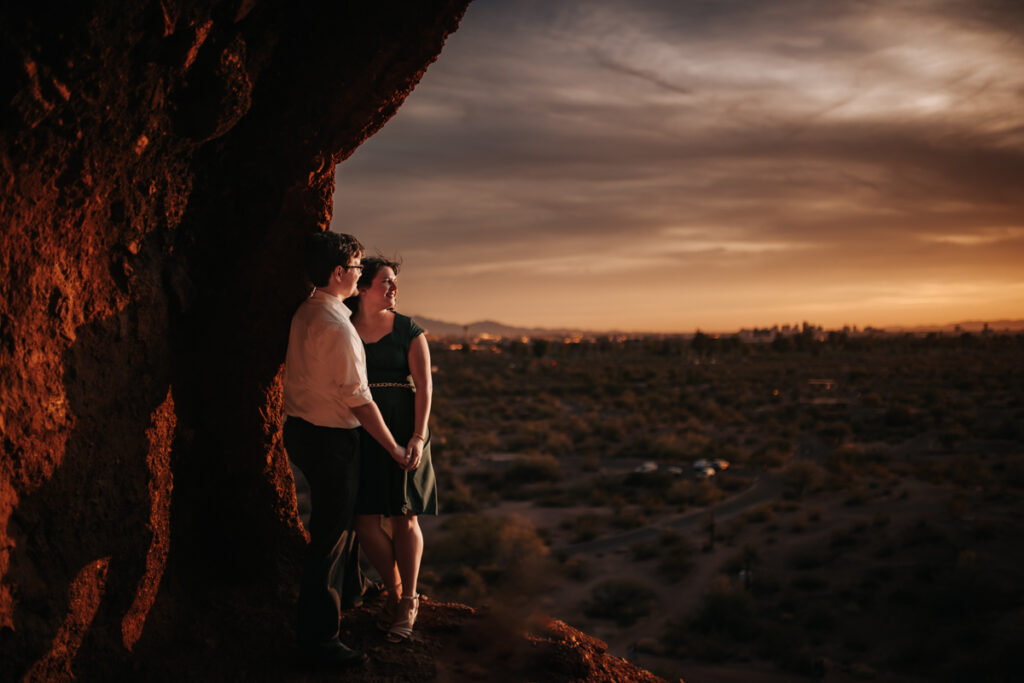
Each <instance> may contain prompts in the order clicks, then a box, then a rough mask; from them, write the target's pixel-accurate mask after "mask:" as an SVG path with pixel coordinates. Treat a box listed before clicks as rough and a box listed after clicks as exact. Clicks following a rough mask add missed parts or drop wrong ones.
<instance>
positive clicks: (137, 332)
mask: <svg viewBox="0 0 1024 683" xmlns="http://www.w3.org/2000/svg"><path fill="white" fill-rule="evenodd" d="M467 2H468V0H417V1H416V2H399V1H397V0H373V1H372V2H371V1H366V0H364V1H362V2H345V1H334V0H331V1H327V0H318V1H315V2H304V3H298V2H286V1H285V0H221V1H219V2H218V1H212V0H211V1H200V0H146V1H143V2H111V1H110V0H86V1H81V2H75V3H66V6H65V3H54V2H45V1H42V2H32V3H29V2H21V3H6V4H4V5H3V6H2V8H0V230H2V232H0V294H2V296H0V389H2V393H0V448H2V450H0V680H70V679H72V678H79V679H84V680H168V681H170V680H174V681H179V680H294V681H303V680H310V681H313V680H321V679H324V680H326V679H327V678H331V679H332V680H333V679H334V678H336V674H333V675H332V674H331V673H330V672H319V671H314V670H309V669H306V668H304V667H303V665H302V663H301V662H299V661H297V660H296V659H295V654H294V648H293V643H292V641H291V638H290V636H289V633H290V627H291V622H292V611H293V605H294V601H295V597H296V596H295V593H296V588H297V585H298V560H299V556H300V554H301V550H302V546H303V544H304V537H303V532H302V527H301V525H300V523H299V521H298V517H297V514H296V506H295V495H294V487H293V483H292V478H291V473H290V471H289V469H288V466H287V462H286V460H285V458H284V454H283V451H282V449H281V445H280V426H281V425H280V419H281V410H280V386H279V380H278V377H277V375H278V371H279V368H280V364H281V359H282V358H283V356H284V349H285V344H286V341H287V328H288V320H289V319H290V316H291V313H292V312H293V310H294V309H295V307H296V306H297V304H298V303H299V302H300V301H301V299H302V298H303V297H304V296H305V295H306V293H307V285H306V283H305V282H304V277H303V275H302V273H301V270H300V266H299V263H300V259H299V249H300V245H301V244H302V238H303V236H304V235H305V234H307V233H309V232H313V231H318V230H324V229H326V228H327V225H328V224H329V220H330V214H331V208H332V207H331V194H332V190H333V185H334V168H335V165H336V164H337V163H339V162H341V161H342V160H343V159H345V158H346V157H347V156H348V155H349V154H351V153H352V151H353V150H354V149H355V148H356V147H357V146H358V145H359V144H360V143H361V142H362V141H363V140H364V139H366V137H368V136H369V135H371V134H372V133H373V132H374V131H376V130H377V129H378V128H379V127H380V126H381V125H383V124H384V122H385V121H387V119H388V118H389V117H390V116H391V115H392V114H393V113H394V112H395V110H396V109H397V108H398V106H399V105H400V104H401V102H402V101H403V99H404V98H405V96H406V95H407V94H408V93H409V92H410V90H411V89H412V88H413V86H414V85H415V84H416V83H417V82H418V80H419V78H420V77H421V76H422V74H423V72H424V70H425V69H426V67H427V65H428V64H429V63H430V62H431V61H432V60H433V59H434V58H435V57H436V55H437V54H438V53H439V51H440V50H441V47H442V45H443V42H444V39H445V37H446V36H447V35H448V34H449V33H450V32H451V31H453V30H455V28H456V26H457V25H458V21H459V19H460V18H461V16H462V13H463V12H464V11H465V6H466V4H467ZM357 228H358V226H354V227H353V232H357V233H358V229H357ZM372 621H373V617H372V613H371V612H370V611H369V608H360V609H356V610H353V611H350V612H348V613H346V615H345V618H344V623H343V626H344V629H345V631H346V634H347V635H346V637H347V638H348V639H349V640H351V641H352V642H353V643H354V644H356V645H358V646H361V647H365V648H367V649H368V651H369V652H370V654H371V662H370V664H369V666H367V667H366V668H364V669H361V670H360V671H358V672H353V673H352V674H351V676H350V679H351V680H357V681H384V680H407V681H427V680H474V679H479V680H527V679H528V680H535V681H556V680H558V681H561V680H589V681H628V680H637V681H652V680H656V679H654V678H653V677H652V676H651V675H650V674H648V673H647V672H644V671H641V670H639V669H636V668H635V667H632V666H631V665H629V664H627V663H625V662H623V661H622V660H619V659H617V658H614V657H610V656H608V655H606V654H605V653H604V646H603V644H602V643H600V642H599V641H595V640H593V639H590V638H588V637H587V636H585V635H584V634H581V633H579V632H577V631H575V630H573V629H571V628H570V627H568V626H566V625H564V624H561V623H559V622H541V623H539V624H538V623H530V624H528V623H526V622H525V621H522V620H519V619H515V618H510V617H509V616H508V615H505V616H504V617H503V618H496V617H495V616H493V615H492V616H481V615H478V614H476V613H475V612H474V611H473V610H471V609H469V608H466V607H460V606H457V605H442V604H438V603H432V602H429V601H427V602H426V603H425V605H424V609H423V617H422V620H421V623H420V627H419V629H418V630H417V633H416V635H415V637H414V638H413V639H412V641H411V642H409V643H406V644H403V645H400V646H397V647H389V646H387V645H386V644H385V643H384V641H383V639H381V638H380V635H379V634H378V633H377V632H376V631H375V630H374V629H373V627H372Z"/></svg>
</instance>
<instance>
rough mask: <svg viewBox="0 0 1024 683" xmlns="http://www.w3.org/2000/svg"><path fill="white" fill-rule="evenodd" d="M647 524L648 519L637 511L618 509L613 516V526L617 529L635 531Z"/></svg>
mask: <svg viewBox="0 0 1024 683" xmlns="http://www.w3.org/2000/svg"><path fill="white" fill-rule="evenodd" d="M646 523H647V518H646V517H645V516H644V515H643V514H641V513H640V512H638V511H636V510H630V509H628V508H617V509H616V510H615V513H614V514H613V515H612V519H611V524H612V526H613V527H615V528H616V529H635V528H637V527H641V526H643V525H644V524H646Z"/></svg>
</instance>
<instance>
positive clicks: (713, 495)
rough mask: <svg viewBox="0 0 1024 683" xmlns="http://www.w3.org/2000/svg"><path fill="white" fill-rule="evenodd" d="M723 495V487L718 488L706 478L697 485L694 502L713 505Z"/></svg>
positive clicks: (701, 504)
mask: <svg viewBox="0 0 1024 683" xmlns="http://www.w3.org/2000/svg"><path fill="white" fill-rule="evenodd" d="M723 497H725V494H724V493H722V489H720V488H718V487H717V486H716V485H715V484H714V482H712V481H711V480H710V479H705V480H704V481H702V482H699V483H698V484H697V486H696V487H695V495H694V498H693V503H694V505H700V506H706V505H712V504H714V503H717V502H718V501H719V500H721V499H722V498H723Z"/></svg>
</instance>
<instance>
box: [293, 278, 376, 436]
mask: <svg viewBox="0 0 1024 683" xmlns="http://www.w3.org/2000/svg"><path fill="white" fill-rule="evenodd" d="M351 315H352V311H351V310H349V308H348V306H346V305H345V304H344V303H342V300H341V299H339V298H338V297H336V296H333V295H331V294H327V293H326V292H323V291H321V290H319V289H318V290H315V291H314V292H313V294H312V296H310V297H309V298H308V299H306V300H305V301H304V302H302V305H300V306H299V309H298V310H297V311H295V315H294V316H292V326H291V331H290V332H289V334H288V353H287V355H286V356H285V361H284V412H285V415H292V416H294V417H301V418H302V419H303V420H306V421H307V422H311V423H313V424H315V425H319V426H321V427H341V428H345V429H351V428H353V427H358V426H359V420H357V419H356V416H355V415H353V414H352V411H351V410H350V408H352V407H354V406H360V405H363V404H366V403H369V402H370V401H372V400H373V396H371V394H370V388H369V387H368V386H367V382H366V352H365V351H364V350H363V342H362V341H361V340H360V339H359V334H358V333H357V332H356V328H354V327H353V326H352V321H351V320H349V317H350V316H351Z"/></svg>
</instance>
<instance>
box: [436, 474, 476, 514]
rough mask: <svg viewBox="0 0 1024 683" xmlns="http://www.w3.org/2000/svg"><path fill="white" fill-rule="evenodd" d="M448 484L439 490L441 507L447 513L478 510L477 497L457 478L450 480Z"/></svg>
mask: <svg viewBox="0 0 1024 683" xmlns="http://www.w3.org/2000/svg"><path fill="white" fill-rule="evenodd" d="M448 481H449V483H448V485H447V486H445V487H444V488H443V489H441V494H440V502H441V507H442V508H443V509H444V511H445V512H446V513H447V512H474V511H476V510H478V509H479V508H480V504H479V502H478V501H477V496H475V495H474V494H473V491H472V490H471V489H470V488H469V486H467V485H466V483H465V482H464V481H462V480H461V479H458V478H451V479H449V480H448Z"/></svg>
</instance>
